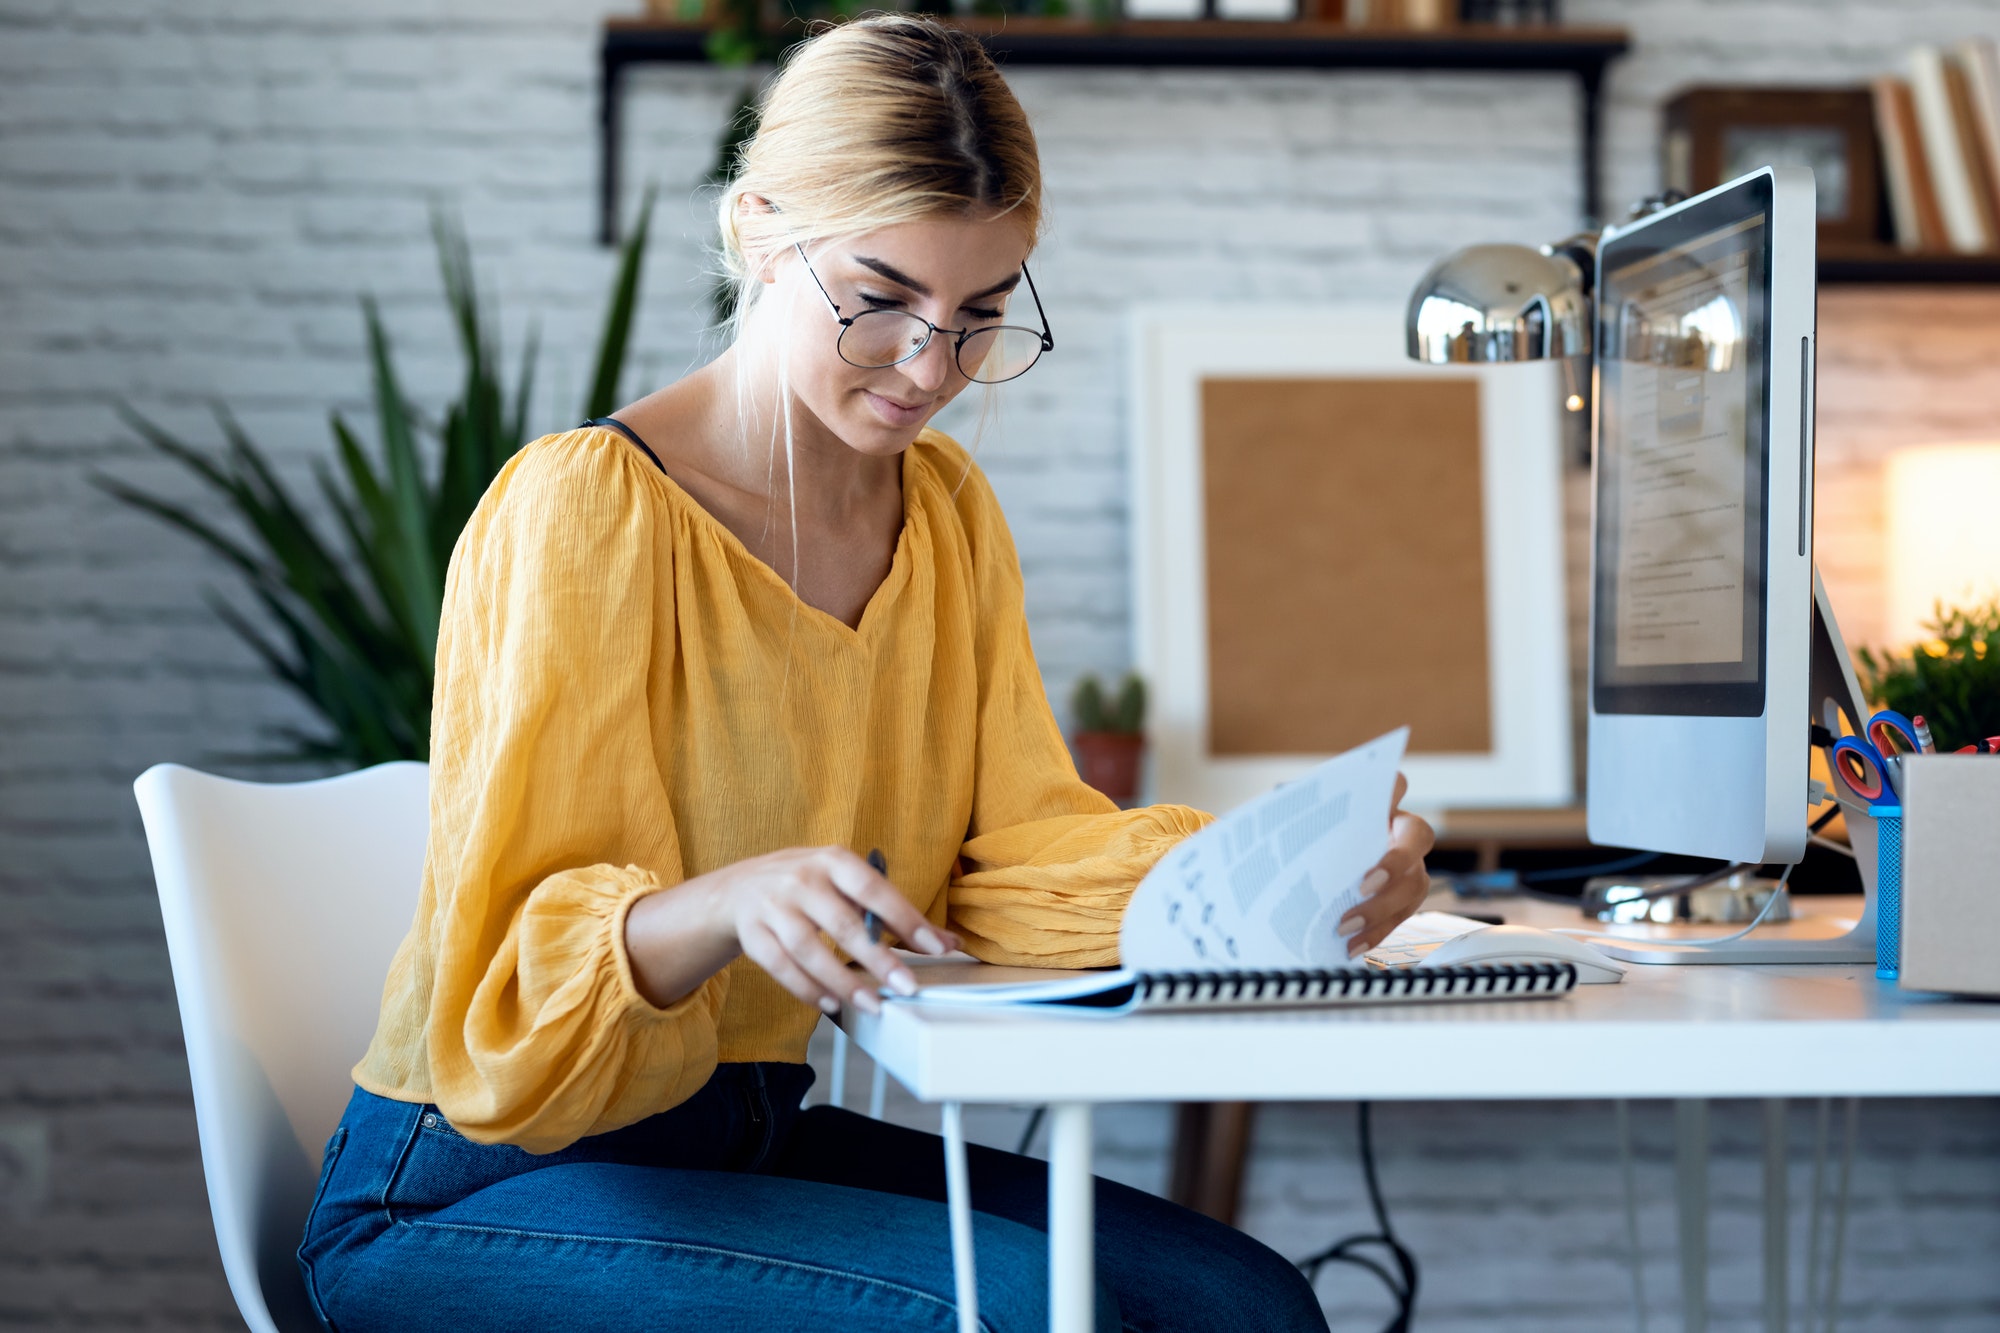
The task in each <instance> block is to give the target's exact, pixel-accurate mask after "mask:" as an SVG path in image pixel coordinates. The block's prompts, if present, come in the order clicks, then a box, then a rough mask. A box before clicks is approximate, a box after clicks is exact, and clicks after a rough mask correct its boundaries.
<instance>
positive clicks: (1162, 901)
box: [911, 728, 1576, 1013]
mask: <svg viewBox="0 0 2000 1333" xmlns="http://www.w3.org/2000/svg"><path fill="white" fill-rule="evenodd" d="M1408 739H1409V730H1408V728H1402V729H1399V730H1397V731H1392V732H1390V733H1389V734H1388V735H1386V736H1381V737H1378V738H1377V739H1375V740H1373V741H1370V742H1368V743H1367V744H1366V745H1362V746H1359V747H1357V748H1355V749H1353V750H1349V751H1348V752H1347V753H1346V754H1343V755H1338V756H1336V757H1334V758H1332V759H1329V760H1327V761H1326V762H1325V763H1323V764H1320V765H1319V766H1317V767H1316V768H1314V769H1313V770H1311V771H1310V772H1309V773H1307V774H1305V776H1303V777H1301V778H1300V779H1298V780H1297V781H1295V782H1288V783H1285V784H1284V785H1282V786H1280V787H1278V788H1276V789H1274V790H1272V791H1270V792H1267V793H1266V794H1264V795H1263V796H1260V797H1258V798H1257V799H1256V800H1254V801H1251V802H1249V803H1248V804H1246V805H1242V806H1239V807H1238V808H1236V809H1235V810H1232V811H1230V812H1229V813H1228V814H1227V815H1225V816H1223V817H1222V818H1221V819H1218V820H1217V821H1216V822H1215V823H1213V824H1211V825H1209V826H1208V827H1207V828H1205V829H1203V830H1202V831H1201V832H1199V833H1197V834H1195V835H1194V836H1193V837H1190V838H1187V839H1185V840H1183V841H1182V842H1181V843H1180V844H1179V845H1178V846H1176V847H1175V848H1174V849H1173V850H1172V851H1171V852H1169V853H1167V855H1166V856H1164V857H1162V858H1161V860H1160V862H1159V864H1157V865H1156V866H1154V867H1153V870H1152V872H1151V873H1150V874H1148V875H1147V876H1146V878H1145V879H1143V880H1141V881H1140V883H1139V887H1138V888H1137V889H1135V890H1134V891H1133V894H1132V900H1131V902H1130V903H1129V904H1127V906H1126V908H1125V917H1124V920H1123V921H1122V922H1121V923H1120V926H1119V931H1118V949H1119V956H1120V957H1121V958H1122V959H1123V960H1124V962H1125V966H1124V967H1122V968H1119V969H1117V970H1115V971H1104V972H1070V971H1059V970H1055V969H1045V968H1012V967H987V966H983V965H980V964H972V963H942V962H939V963H932V964H930V965H928V966H914V965H913V970H914V971H915V973H916V976H917V981H918V985H919V990H918V992H917V994H916V995H915V996H914V997H912V1000H911V1002H912V1003H920V1004H944V1005H962V1006H980V1007H990V1006H1053V1007H1060V1008H1066V1009H1087V1010H1097V1011H1099V1012H1113V1013H1125V1012H1130V1011H1133V1010H1148V1009H1190V1008H1199V1009H1234V1008H1275V1007H1295V1006H1317V1005H1346V1004H1379V1003H1384V1002H1393V1001H1425V1000H1483V999H1504V998H1514V997H1521V998H1526V997H1530V996H1550V995H1561V994H1564V993H1566V992H1568V991H1569V990H1571V989H1572V988H1573V987H1574V986H1575V985H1576V969H1575V968H1573V967H1571V966H1570V965H1569V964H1567V963H1543V964H1532V965H1518V964H1517V965H1479V966H1471V967H1424V966H1416V967H1403V968H1395V969H1387V970H1384V969H1375V968H1370V967H1369V966H1368V965H1367V964H1365V963H1363V962H1362V961H1361V960H1359V959H1353V960H1350V959H1349V958H1348V956H1347V941H1346V940H1344V939H1342V938H1341V937H1340V935H1339V930H1338V927H1339V923H1340V919H1341V918H1342V917H1343V916H1345V915H1346V914H1347V913H1348V911H1349V910H1350V909H1351V908H1353V907H1354V906H1355V905H1356V904H1358V903H1359V902H1360V901H1361V880H1362V877H1363V876H1364V875H1366V874H1367V873H1368V871H1369V870H1370V869H1372V868H1373V867H1374V865H1375V863H1376V862H1377V861H1379V860H1381V858H1382V854H1383V853H1384V852H1386V851H1387V850H1388V847H1389V808H1390V802H1391V800H1392V799H1393V797H1394V794H1395V784H1396V769H1397V767H1398V766H1399V765H1400V764H1401V762H1402V758H1403V748H1404V745H1405V744H1406V743H1407V741H1408ZM913 964H914V960H913Z"/></svg>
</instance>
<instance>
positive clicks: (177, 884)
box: [133, 763, 429, 1333]
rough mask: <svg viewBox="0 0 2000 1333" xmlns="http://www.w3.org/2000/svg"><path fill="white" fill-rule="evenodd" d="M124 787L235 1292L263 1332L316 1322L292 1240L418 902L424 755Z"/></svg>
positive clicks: (162, 778)
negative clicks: (145, 861)
mask: <svg viewBox="0 0 2000 1333" xmlns="http://www.w3.org/2000/svg"><path fill="white" fill-rule="evenodd" d="M133 788H134V790H135V791H136V792H137V793H138V797H139V812H140V815H141V816H142V818H143V819H144V820H145V825H146V841H147V844H148V845H149V846H150V848H151V849H152V855H153V876H154V878H155V880H156V881H157V882H158V884H159V890H160V915H161V917H162V918H163V919H164V921H165V924H166V933H167V951H168V953H169V954H170V955H171V957H172V961H173V969H174V991H175V993H176V994H177V995H178V996H179V999H180V1009H181V1028H182V1031H183V1033H184V1035H185V1039H186V1043H187V1055H188V1071H189V1073H190V1074H191V1075H192V1078H193V1082H194V1109H195V1119H196V1121H197V1123H198V1126H199V1131H200V1136H201V1164H202V1171H203V1173H204V1174H205V1175H206V1176H207V1178H208V1201H209V1209H210V1211H211V1212H212V1213H213V1215H214V1218H215V1236H216V1242H217V1244H218V1245H219V1247H220V1248H221V1250H222V1266H223V1270H224V1272H225V1273H226V1274H227V1275H228V1278H229V1288H230V1291H231V1292H232V1293H233V1294H234V1295H235V1297H236V1303H237V1305H238V1307H239V1308H240V1309H241V1311H242V1313H243V1317H244V1319H245V1320H246V1321H247V1322H248V1323H249V1325H250V1327H251V1328H252V1329H253V1330H255V1331H256V1333H280V1330H282V1331H283V1333H291V1330H294V1329H297V1330H316V1329H317V1328H318V1324H317V1322H316V1321H315V1320H314V1319H313V1317H312V1312H311V1310H310V1308H309V1307H308V1306H307V1304H306V1300H305V1290H304V1286H303V1284H302V1283H301V1281H300V1279H299V1275H298V1269H297V1266H296V1263H295V1262H294V1260H293V1252H294V1251H295V1250H296V1249H297V1247H298V1243H299V1238H300V1235H301V1233H302V1232H303V1230H304V1227H305V1218H306V1211H307V1209H308V1208H310V1206H311V1203H312V1191H313V1185H314V1182H315V1180H316V1178H317V1176H318V1172H319V1162H320V1156H321V1150H322V1148H323V1147H324V1145H325V1142H326V1140H327V1137H328V1136H329V1135H331V1134H332V1133H333V1130H334V1127H335V1126H336V1125H337V1124H338V1123H339V1120H340V1113H341V1110H342V1108H343V1107H344V1106H345V1105H346V1102H347V1098H348V1096H349V1095H350V1093H351V1092H352V1091H353V1083H352V1081H351V1079H350V1078H349V1075H348V1071H349V1069H351V1068H352V1067H353V1065H354V1062H355V1061H356V1060H358V1059H360V1058H361V1053H362V1052H363V1050H365V1049H366V1048H367V1045H368V1039H369V1037H370V1036H371V1035H372V1034H373V1032H374V1029H375V1020H376V1014H377V1011H378V1009H379V1007H380V1005H381V1000H382V982H383V979H384V978H385V977H386V976H387V974H388V970H389V960H390V958H391V957H392V956H393V955H394V953H395V951H396V946H397V945H398V944H399V943H400V942H401V941H402V938H403V936H404V935H405V934H406V933H407V932H408V930H409V928H410V922H411V919H412V917H413V916H414V914H415V911H416V903H417V890H418V886H419V884H420V883H421V881H422V878H423V863H424V839H425V836H426V834H427V832H428V828H429V809H428V804H429V798H428V790H429V769H428V768H427V767H425V766H424V765H423V764H415V763H398V764H383V765H380V766H379V767H376V768H370V769H365V770H363V771H361V772H358V773H349V774H346V775H344V776H342V777H337V778H327V779H325V780H323V781H319V782H298V783H286V784H279V785H267V784H262V783H254V782H236V781H232V780H230V779H228V778H218V777H212V776H210V775H208V774H206V773H198V772H196V771H195V770H193V769H191V768H183V767H181V766H180V765H178V764H160V765H157V766H155V767H153V768H150V769H147V770H146V772H145V773H144V774H142V775H141V776H140V778H139V780H138V781H137V782H136V783H134V784H133Z"/></svg>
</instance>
